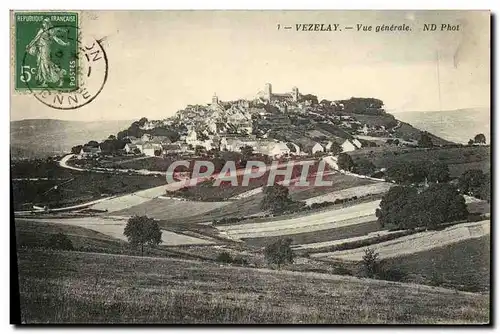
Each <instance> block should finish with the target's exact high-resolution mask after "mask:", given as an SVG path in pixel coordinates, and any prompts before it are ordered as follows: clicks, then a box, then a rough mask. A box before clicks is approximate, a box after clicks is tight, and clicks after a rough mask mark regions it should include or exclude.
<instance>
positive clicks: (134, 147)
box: [123, 143, 140, 154]
mask: <svg viewBox="0 0 500 334" xmlns="http://www.w3.org/2000/svg"><path fill="white" fill-rule="evenodd" d="M123 149H124V150H125V153H127V154H132V153H135V152H136V150H138V151H140V150H139V148H138V147H137V145H136V144H132V143H127V144H125V147H124V148H123Z"/></svg>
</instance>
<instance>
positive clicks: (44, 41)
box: [26, 19, 69, 87]
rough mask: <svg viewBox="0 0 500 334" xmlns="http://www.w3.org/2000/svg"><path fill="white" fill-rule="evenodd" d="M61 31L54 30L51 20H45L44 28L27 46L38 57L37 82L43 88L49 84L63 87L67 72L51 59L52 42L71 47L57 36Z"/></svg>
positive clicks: (30, 52) (58, 29) (31, 53)
mask: <svg viewBox="0 0 500 334" xmlns="http://www.w3.org/2000/svg"><path fill="white" fill-rule="evenodd" d="M60 30H61V28H53V26H52V23H51V22H50V20H49V19H44V20H43V22H42V27H41V28H40V30H38V33H37V34H36V36H35V38H33V40H32V41H31V42H30V43H29V44H28V45H27V46H26V50H27V51H28V53H29V54H30V55H32V56H36V57H37V58H36V62H37V73H36V80H37V81H38V82H40V83H41V85H42V86H43V87H47V83H58V85H59V87H61V86H62V85H63V77H64V75H65V74H66V70H65V69H61V68H60V67H59V66H58V65H57V64H55V63H54V62H52V60H51V58H50V46H51V43H52V41H55V42H56V43H58V44H59V45H62V46H68V45H69V42H65V41H63V40H62V39H60V38H59V37H57V36H56V33H57V32H58V31H60Z"/></svg>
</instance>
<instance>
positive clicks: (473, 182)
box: [458, 169, 486, 196]
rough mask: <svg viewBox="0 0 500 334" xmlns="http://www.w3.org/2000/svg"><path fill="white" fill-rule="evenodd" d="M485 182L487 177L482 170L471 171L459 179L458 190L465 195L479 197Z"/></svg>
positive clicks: (467, 171)
mask: <svg viewBox="0 0 500 334" xmlns="http://www.w3.org/2000/svg"><path fill="white" fill-rule="evenodd" d="M485 181H486V175H485V174H484V173H483V171H482V170H480V169H469V170H466V171H465V172H464V173H463V174H462V175H460V177H459V178H458V189H459V190H460V192H462V193H463V194H467V195H471V196H478V194H479V193H480V191H481V187H482V186H483V183H485Z"/></svg>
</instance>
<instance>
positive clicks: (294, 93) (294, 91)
mask: <svg viewBox="0 0 500 334" xmlns="http://www.w3.org/2000/svg"><path fill="white" fill-rule="evenodd" d="M292 97H293V101H294V102H297V101H298V100H299V89H298V88H297V87H293V88H292Z"/></svg>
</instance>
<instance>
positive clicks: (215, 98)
mask: <svg viewBox="0 0 500 334" xmlns="http://www.w3.org/2000/svg"><path fill="white" fill-rule="evenodd" d="M217 104H219V98H218V97H217V94H216V93H214V96H212V105H217Z"/></svg>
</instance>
